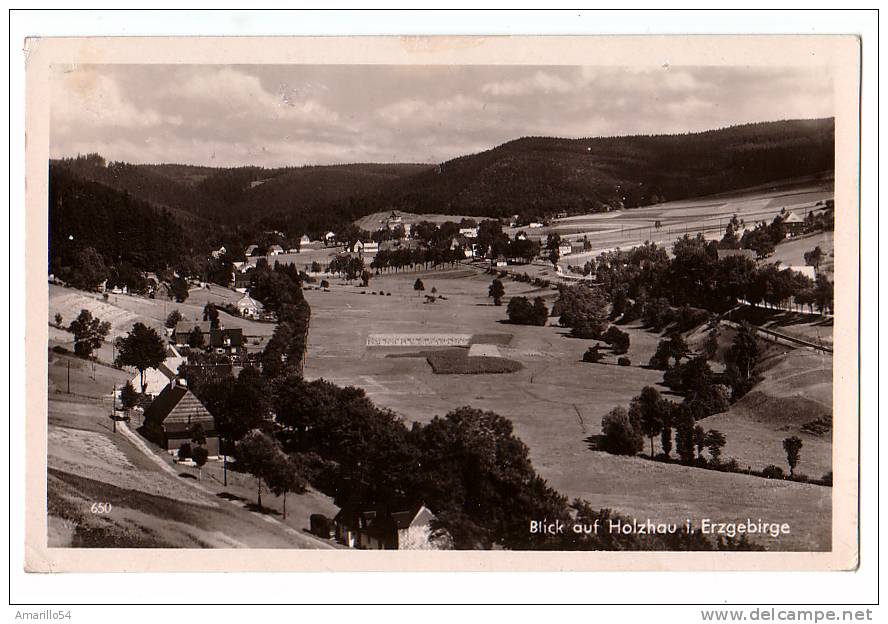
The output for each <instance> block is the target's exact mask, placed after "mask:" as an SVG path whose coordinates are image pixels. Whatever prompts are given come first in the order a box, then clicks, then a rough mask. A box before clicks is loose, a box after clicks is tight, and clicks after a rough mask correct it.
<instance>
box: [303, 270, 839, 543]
mask: <svg viewBox="0 0 888 624" xmlns="http://www.w3.org/2000/svg"><path fill="white" fill-rule="evenodd" d="M417 276H420V277H421V278H422V280H423V282H424V283H425V287H426V292H429V291H430V289H431V288H432V287H433V286H434V287H436V288H437V289H438V292H439V293H440V294H442V295H444V296H445V297H446V298H447V299H446V300H439V301H436V302H435V303H434V304H425V303H423V298H422V297H418V296H417V295H416V293H415V292H414V291H413V282H414V281H415V279H416V277H417ZM490 280H491V277H490V276H489V275H484V274H481V273H479V272H477V271H470V270H465V269H458V270H453V271H439V272H429V273H420V274H415V273H406V274H401V275H386V276H378V277H374V278H373V279H372V280H371V282H370V285H369V287H368V288H366V289H362V288H360V287H356V286H349V285H346V284H345V283H340V282H338V281H334V283H333V284H332V288H331V290H330V292H324V291H319V290H310V291H307V292H306V297H307V299H308V300H309V303H310V304H311V306H312V324H311V330H310V332H309V352H308V357H307V360H306V370H305V374H306V376H307V377H308V378H310V379H314V378H318V377H324V378H326V379H329V380H331V381H334V382H336V383H338V384H340V385H355V386H359V387H362V388H364V389H365V390H366V392H367V394H368V396H370V397H371V398H372V399H373V400H374V401H375V402H376V403H377V404H379V405H381V406H384V407H388V408H391V409H392V410H394V411H395V412H397V413H398V414H400V415H401V416H402V417H403V418H404V419H405V421H408V422H409V421H428V420H429V419H431V418H432V417H433V416H434V415H443V414H445V413H446V412H447V411H449V410H451V409H453V408H455V407H458V406H461V405H471V406H473V407H476V408H479V409H489V410H494V411H496V412H498V413H500V414H502V415H504V416H507V417H508V418H509V419H511V420H512V422H513V423H514V424H515V429H516V433H517V434H518V436H519V437H521V439H522V440H524V441H525V443H527V445H528V446H529V448H530V452H531V457H532V459H533V462H534V465H535V466H536V467H537V470H538V471H539V472H540V474H541V475H542V476H543V477H544V478H546V479H547V480H548V481H549V482H550V483H551V484H552V485H553V486H554V487H555V488H556V489H558V490H559V491H561V492H562V493H564V494H566V495H567V496H569V497H583V498H586V499H588V500H589V501H590V502H591V503H592V504H593V505H594V506H596V507H611V508H614V509H617V510H619V511H622V512H625V513H627V514H630V515H633V516H635V517H638V518H639V519H641V520H643V519H646V518H651V519H652V520H657V519H660V520H676V521H677V520H681V521H684V519H686V518H691V519H692V520H695V519H699V518H703V517H707V518H710V519H714V520H717V521H718V520H743V519H746V518H752V519H753V520H755V519H757V518H762V519H765V520H768V521H780V522H783V521H786V522H789V523H790V524H791V525H792V527H793V532H792V533H791V534H790V535H789V536H788V537H784V538H781V541H780V543H779V544H777V543H775V542H771V543H769V544H768V545H769V547H771V548H784V549H825V548H828V547H829V540H830V509H831V503H830V501H831V489H830V488H825V487H820V486H814V485H807V484H799V483H789V482H777V481H769V480H766V479H761V478H758V477H751V476H746V475H738V474H727V473H720V472H715V471H709V470H701V469H696V468H688V467H682V466H677V465H664V464H658V463H653V462H648V461H645V460H644V459H640V458H625V457H615V456H611V455H608V454H606V453H601V452H595V451H591V450H590V449H589V443H588V441H587V439H588V438H589V437H590V436H594V435H597V434H599V433H600V424H601V417H602V416H603V415H604V414H605V413H606V412H607V411H609V410H610V409H611V408H612V407H614V406H617V405H622V406H626V405H628V403H629V401H630V399H631V398H632V397H633V396H635V395H637V394H638V393H639V392H640V390H641V388H642V387H644V386H645V385H657V384H658V383H659V382H660V381H661V380H662V373H661V372H660V371H655V370H650V369H647V368H644V367H642V366H640V365H641V364H646V363H647V361H648V359H649V358H650V356H651V354H652V353H653V351H654V350H655V348H656V345H657V343H658V341H659V340H660V336H659V335H657V334H654V333H652V332H648V331H645V330H643V329H641V328H640V327H638V326H635V325H630V326H628V327H626V328H624V329H625V330H626V331H627V332H628V333H629V335H630V339H631V346H630V348H629V352H628V354H627V355H628V357H629V358H630V360H631V362H632V365H631V366H629V367H619V366H617V365H616V358H615V357H614V356H612V355H610V354H608V356H607V357H606V358H605V360H604V361H602V362H601V363H598V364H587V363H583V362H582V361H581V357H582V354H583V352H584V351H585V350H586V349H587V348H588V347H589V346H590V345H591V344H594V342H593V341H588V340H579V339H575V338H571V337H570V336H569V335H568V331H567V330H565V329H563V328H560V327H557V326H555V325H552V324H550V325H549V326H546V327H530V326H517V325H510V324H508V323H505V322H504V320H505V318H506V314H505V306H502V307H497V306H494V305H492V304H491V301H490V299H488V298H487V296H486V294H487V287H488V286H489V284H490ZM504 284H505V287H506V297H505V300H506V301H508V298H509V297H511V296H515V295H526V296H536V295H542V296H544V297H545V298H546V299H547V301H548V303H549V305H551V303H552V302H553V301H554V297H555V293H554V292H553V291H551V290H549V289H543V290H539V289H535V288H533V287H532V286H529V285H527V284H524V283H518V282H513V281H510V280H506V281H504ZM379 290H383V291H385V292H391V293H392V296H391V297H379V296H372V295H370V294H369V293H370V292H372V291H377V292H378V291H379ZM362 292H365V293H367V294H361V293H362ZM552 322H554V319H553V320H552ZM370 333H472V334H504V333H505V334H511V335H512V337H511V340H508V341H506V340H500V342H501V343H505V344H500V346H499V351H500V353H501V354H502V356H503V357H505V358H508V359H512V360H516V361H518V362H521V363H522V364H523V366H524V368H523V369H522V370H520V371H517V372H514V373H509V374H495V375H437V374H435V373H434V372H433V371H432V369H431V367H430V366H429V364H428V363H427V362H426V361H425V360H424V359H421V358H409V357H394V358H393V357H387V356H388V355H390V354H395V353H409V352H416V351H418V349H415V348H413V349H405V348H386V347H368V346H366V342H367V336H368V334H370ZM786 366H787V367H788V368H792V366H794V364H789V363H788V364H786ZM822 366H824V367H826V366H827V365H826V363H822ZM775 370H777V367H775ZM778 372H779V371H778ZM763 387H764V388H765V390H768V386H763ZM661 390H665V389H664V388H662V387H661ZM738 405H740V404H738ZM741 407H742V406H741ZM754 407H755V406H753V408H754ZM735 410H736V412H735ZM735 410H732V412H729V413H728V415H725V418H723V419H722V420H721V421H712V424H709V423H708V421H710V420H712V418H722V417H721V416H716V417H711V418H710V419H707V421H703V422H702V423H701V424H703V425H704V426H705V427H707V428H719V429H721V430H723V431H725V433H727V434H728V447H727V448H726V449H725V458H729V457H731V456H736V457H737V458H738V461H741V463H742V461H747V462H748V463H750V464H751V465H753V467H763V466H764V465H766V464H767V463H776V464H783V463H784V461H785V460H783V459H781V454H782V448H781V446H780V440H782V439H783V437H786V436H787V435H789V434H787V433H786V431H785V430H782V429H780V428H779V426H777V425H776V424H775V423H773V422H771V423H767V424H765V423H759V422H757V421H755V420H750V419H749V418H748V414H747V420H749V421H750V423H749V424H748V425H744V423H746V421H744V420H741V418H740V415H741V412H740V410H739V409H736V408H735ZM751 413H752V414H755V413H756V409H752V410H751ZM728 419H731V422H733V423H735V426H734V428H731V426H729V423H728ZM716 425H717V426H716ZM741 426H748V427H751V429H752V431H751V432H750V433H749V434H748V435H747V436H746V437H743V436H742V435H741V429H740V427H741ZM732 436H733V437H732ZM760 447H767V449H768V451H767V453H761V452H759V449H760ZM828 448H829V442H828V440H826V441H824V440H807V439H806V448H805V450H803V459H802V462H803V466H800V469H801V468H803V467H804V470H803V471H805V472H808V473H809V474H810V475H811V476H812V477H820V476H821V474H822V473H820V472H818V471H819V470H820V469H821V468H824V467H826V466H827V465H828V464H826V463H825V460H824V458H825V457H826V451H827V450H828ZM753 451H756V452H759V455H760V456H757V455H754V454H753ZM761 462H765V464H762V465H759V464H760V463H761ZM805 462H808V463H805ZM827 469H828V468H827Z"/></svg>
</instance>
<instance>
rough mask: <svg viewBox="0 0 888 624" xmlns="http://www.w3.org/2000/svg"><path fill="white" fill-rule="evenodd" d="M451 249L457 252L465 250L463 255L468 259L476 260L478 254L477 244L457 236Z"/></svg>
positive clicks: (451, 243)
mask: <svg viewBox="0 0 888 624" xmlns="http://www.w3.org/2000/svg"><path fill="white" fill-rule="evenodd" d="M450 249H451V250H452V251H455V250H457V249H462V250H463V255H464V256H465V257H466V258H474V257H475V255H476V254H477V253H478V245H477V243H473V242H472V241H470V240H469V239H468V238H467V237H465V236H457V237H455V238H454V239H453V240H452V241H451V242H450Z"/></svg>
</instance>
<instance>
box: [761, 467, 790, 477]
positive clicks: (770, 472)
mask: <svg viewBox="0 0 888 624" xmlns="http://www.w3.org/2000/svg"><path fill="white" fill-rule="evenodd" d="M762 476H763V477H765V478H766V479H783V478H785V477H784V474H783V468H781V467H780V466H775V465H774V464H771V465H770V466H768V467H767V468H765V469H764V470H762Z"/></svg>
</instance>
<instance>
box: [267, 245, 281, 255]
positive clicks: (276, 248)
mask: <svg viewBox="0 0 888 624" xmlns="http://www.w3.org/2000/svg"><path fill="white" fill-rule="evenodd" d="M282 253H284V248H283V247H281V246H280V245H272V246H271V247H269V248H268V255H269V256H279V255H281V254H282Z"/></svg>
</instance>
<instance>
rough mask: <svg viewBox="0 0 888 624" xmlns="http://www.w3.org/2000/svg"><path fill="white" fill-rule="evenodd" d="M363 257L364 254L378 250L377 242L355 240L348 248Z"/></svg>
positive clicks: (374, 252)
mask: <svg viewBox="0 0 888 624" xmlns="http://www.w3.org/2000/svg"><path fill="white" fill-rule="evenodd" d="M348 251H350V252H352V253H356V254H358V256H361V257H363V255H364V254H376V253H377V252H378V251H379V243H377V242H375V241H361V240H359V241H355V242H354V243H353V244H352V246H351V248H350V249H349V250H348Z"/></svg>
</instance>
